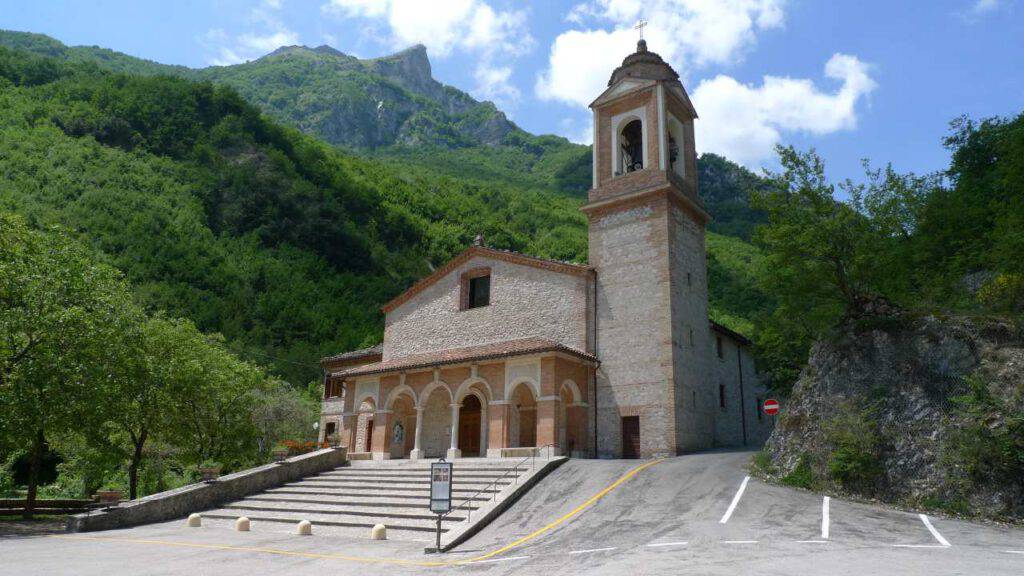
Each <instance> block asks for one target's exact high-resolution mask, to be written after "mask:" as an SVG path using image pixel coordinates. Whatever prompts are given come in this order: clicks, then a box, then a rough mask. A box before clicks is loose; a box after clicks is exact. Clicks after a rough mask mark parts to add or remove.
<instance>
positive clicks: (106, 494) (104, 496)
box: [96, 486, 124, 506]
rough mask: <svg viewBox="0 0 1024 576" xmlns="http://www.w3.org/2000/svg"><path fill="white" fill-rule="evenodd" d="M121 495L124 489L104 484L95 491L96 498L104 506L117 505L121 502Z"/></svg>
mask: <svg viewBox="0 0 1024 576" xmlns="http://www.w3.org/2000/svg"><path fill="white" fill-rule="evenodd" d="M123 496H124V491H122V490H120V489H118V488H114V487H113V486H106V487H104V488H102V489H100V490H97V491H96V500H97V501H99V503H100V504H103V505H105V506H117V505H118V504H120V503H121V498H122V497H123Z"/></svg>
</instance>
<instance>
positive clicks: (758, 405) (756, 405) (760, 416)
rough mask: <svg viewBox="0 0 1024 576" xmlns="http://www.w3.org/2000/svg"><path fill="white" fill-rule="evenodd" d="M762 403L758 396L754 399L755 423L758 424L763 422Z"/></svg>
mask: <svg viewBox="0 0 1024 576" xmlns="http://www.w3.org/2000/svg"><path fill="white" fill-rule="evenodd" d="M762 401H763V400H762V399H761V397H760V396H758V397H757V398H755V399H754V412H756V413H757V421H758V422H760V421H762V420H764V413H763V412H761V402H762Z"/></svg>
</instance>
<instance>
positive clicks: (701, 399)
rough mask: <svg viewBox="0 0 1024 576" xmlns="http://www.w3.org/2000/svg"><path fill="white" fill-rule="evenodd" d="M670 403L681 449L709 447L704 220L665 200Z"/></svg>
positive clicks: (712, 409) (712, 397)
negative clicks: (669, 296)
mask: <svg viewBox="0 0 1024 576" xmlns="http://www.w3.org/2000/svg"><path fill="white" fill-rule="evenodd" d="M670 206H671V209H670V212H669V230H670V238H671V248H670V268H671V278H672V285H671V299H672V300H671V311H672V312H671V313H672V336H671V338H672V365H673V380H674V388H673V392H674V396H673V403H674V405H675V409H676V421H675V424H676V428H675V431H674V432H675V435H676V444H677V446H678V449H679V450H680V451H693V450H702V449H706V448H710V447H712V446H713V445H714V441H715V417H716V415H717V414H716V411H717V410H718V386H717V384H716V383H715V382H713V380H714V379H713V378H709V376H710V374H711V371H712V366H711V363H710V358H709V357H708V354H709V352H710V350H709V348H708V342H709V341H710V338H711V335H710V329H709V323H708V278H707V252H706V249H705V244H704V226H703V225H702V224H700V223H699V222H698V221H696V220H695V219H694V218H693V217H692V216H691V215H690V214H689V213H688V212H687V211H686V210H684V209H682V208H681V207H679V206H678V205H676V204H675V203H672V204H670Z"/></svg>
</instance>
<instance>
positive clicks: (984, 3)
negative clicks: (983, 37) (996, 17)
mask: <svg viewBox="0 0 1024 576" xmlns="http://www.w3.org/2000/svg"><path fill="white" fill-rule="evenodd" d="M1000 4H1002V2H1001V1H1000V0H975V2H974V4H972V5H971V12H973V13H975V14H987V13H989V12H992V11H993V10H995V9H996V8H999V5H1000Z"/></svg>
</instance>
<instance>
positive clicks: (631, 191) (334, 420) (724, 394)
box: [320, 40, 770, 459]
mask: <svg viewBox="0 0 1024 576" xmlns="http://www.w3.org/2000/svg"><path fill="white" fill-rule="evenodd" d="M590 107H591V109H592V110H593V117H594V148H593V150H594V151H593V154H594V171H593V187H592V189H591V190H590V191H589V193H588V201H587V202H586V204H584V206H583V207H582V210H583V212H584V214H586V216H587V219H588V222H589V264H587V265H581V264H572V263H567V262H560V261H553V260H546V259H541V258H535V257H533V256H528V255H525V254H519V253H515V252H509V251H505V250H497V249H494V248H489V247H487V246H486V245H484V242H483V241H482V239H481V238H480V237H478V238H477V240H476V242H474V244H473V245H472V246H470V247H468V248H467V249H466V250H465V251H464V252H462V253H461V254H459V255H458V256H456V257H455V258H454V259H453V260H451V261H450V262H448V263H447V264H445V265H444V266H443V267H441V268H439V269H438V270H437V271H435V272H434V273H433V274H431V275H429V276H427V277H426V278H423V279H422V280H420V281H419V282H417V283H416V284H414V285H413V286H412V287H411V288H409V289H408V290H406V291H405V292H404V293H402V294H401V295H399V296H398V297H397V298H395V299H394V300H392V301H390V302H388V303H387V304H385V305H384V307H383V311H384V313H385V315H386V320H385V328H384V340H383V343H382V344H381V345H379V346H376V347H373V348H369V349H365V350H356V351H353V352H346V353H343V354H339V355H337V356H331V357H328V358H324V359H323V360H322V365H323V368H324V370H325V372H326V377H325V390H324V401H323V410H322V417H321V423H320V431H321V432H320V433H321V440H322V441H332V442H337V443H339V444H341V445H345V446H348V448H349V457H350V458H353V459H361V458H362V459H391V458H411V459H420V458H437V457H440V456H445V457H447V458H449V459H450V458H458V457H473V456H477V457H513V456H519V455H526V454H529V453H531V452H532V451H533V450H535V449H536V448H538V447H549V448H550V449H551V450H552V451H553V452H554V453H556V454H565V455H571V456H573V457H599V458H649V457H659V456H672V455H676V454H681V453H684V452H689V451H694V450H702V449H707V448H713V447H721V446H743V445H751V446H753V445H758V444H760V443H761V442H763V441H764V439H765V438H766V437H767V435H768V433H769V431H770V429H769V428H770V422H768V421H767V420H768V419H767V418H765V417H764V416H763V415H762V412H761V410H760V404H761V403H762V401H763V400H764V390H763V387H762V386H760V385H759V384H758V381H757V377H756V374H755V371H754V362H753V358H752V356H751V354H750V350H749V345H750V342H749V341H748V340H747V339H746V338H744V337H743V336H741V335H739V334H737V333H735V332H732V331H731V330H728V329H727V328H725V327H723V326H720V325H718V324H716V323H714V322H711V321H710V320H709V318H708V275H707V254H706V251H705V238H704V234H705V226H706V225H707V223H708V221H709V219H710V217H709V215H708V214H707V212H706V211H705V209H704V206H703V202H702V201H701V199H700V196H699V194H698V193H697V186H698V182H697V154H696V149H695V146H694V129H693V128H694V120H695V119H696V118H697V112H696V110H694V107H693V104H692V103H691V102H690V98H689V97H688V96H687V93H686V90H685V89H684V88H683V85H682V83H680V81H679V75H678V74H676V72H675V71H674V70H673V69H672V67H671V66H669V65H668V64H667V63H665V62H664V61H663V60H662V58H661V57H660V56H658V55H657V54H655V53H653V52H649V51H648V50H647V45H646V43H645V42H644V41H643V40H641V41H640V42H639V44H638V46H637V51H636V52H635V53H633V54H630V55H629V56H627V57H626V59H625V60H624V61H623V63H622V65H621V66H619V67H618V68H617V69H616V70H615V71H614V73H613V74H612V76H611V79H610V80H609V82H608V88H607V89H606V90H605V91H604V93H602V94H601V95H600V96H598V98H597V99H596V100H594V102H593V103H592V104H591V106H590Z"/></svg>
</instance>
